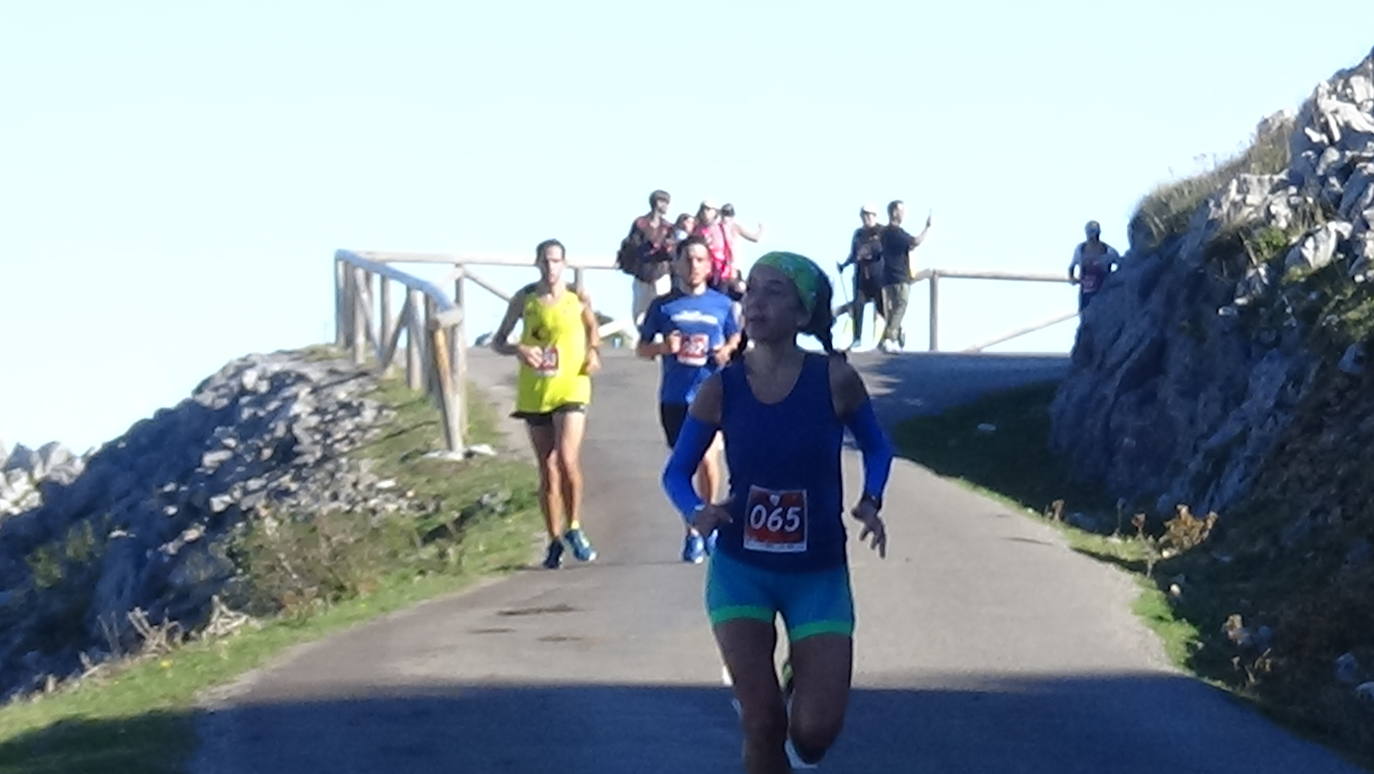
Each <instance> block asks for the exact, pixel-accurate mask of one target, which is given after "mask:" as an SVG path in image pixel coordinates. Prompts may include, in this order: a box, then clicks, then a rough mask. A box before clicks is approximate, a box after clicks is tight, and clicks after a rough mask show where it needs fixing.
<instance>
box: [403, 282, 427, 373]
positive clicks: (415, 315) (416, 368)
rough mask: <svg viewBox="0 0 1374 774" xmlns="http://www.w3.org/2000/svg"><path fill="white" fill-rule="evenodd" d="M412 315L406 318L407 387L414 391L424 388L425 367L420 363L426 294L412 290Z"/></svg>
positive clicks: (410, 294) (410, 293)
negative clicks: (422, 318) (421, 321)
mask: <svg viewBox="0 0 1374 774" xmlns="http://www.w3.org/2000/svg"><path fill="white" fill-rule="evenodd" d="M409 296H410V304H409V306H410V314H409V315H407V317H406V385H407V386H408V387H410V389H412V390H419V389H420V388H421V387H423V386H424V384H425V382H424V371H423V368H424V366H423V365H422V364H421V361H420V349H421V347H423V346H424V335H423V333H422V332H421V331H422V328H421V324H420V319H421V317H422V316H423V315H424V312H423V309H424V306H423V305H424V303H425V294H424V293H422V292H421V291H419V290H411V291H410V292H409Z"/></svg>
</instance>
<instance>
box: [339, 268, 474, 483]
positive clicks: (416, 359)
mask: <svg viewBox="0 0 1374 774" xmlns="http://www.w3.org/2000/svg"><path fill="white" fill-rule="evenodd" d="M393 282H396V283H399V284H400V285H401V286H402V287H403V288H404V289H405V303H404V304H402V305H401V310H400V313H399V314H397V315H396V316H395V317H394V318H393V317H392V314H391V283H393ZM374 289H375V291H376V293H375V295H374V293H373V291H374ZM374 315H376V317H377V319H376V320H374ZM334 330H335V334H334V343H335V345H336V346H338V347H340V348H344V349H347V350H348V352H349V353H350V354H351V355H352V357H353V362H354V363H355V364H357V365H364V364H366V363H367V361H368V358H369V356H372V357H375V359H376V364H377V369H378V371H379V372H381V373H387V372H389V371H390V370H391V369H392V367H393V366H394V364H395V360H396V354H397V351H398V348H399V346H400V341H401V337H402V336H404V337H405V353H406V355H405V364H406V366H405V367H406V384H407V385H409V386H410V388H411V389H412V390H421V389H425V390H427V391H428V392H429V394H430V395H431V396H433V397H434V398H435V399H436V401H437V402H438V404H439V409H440V411H441V413H442V414H443V422H444V441H445V445H446V446H447V447H448V455H450V456H454V457H462V456H463V455H464V453H465V452H466V448H467V447H466V444H465V441H464V439H465V438H466V436H467V387H466V378H465V375H466V372H467V368H466V362H465V361H466V358H467V350H466V347H464V346H463V344H462V342H463V308H462V305H461V299H460V300H459V301H458V302H456V303H455V301H454V300H453V299H450V298H449V297H448V296H447V295H446V294H445V293H444V291H442V290H440V289H439V288H438V287H437V286H435V285H434V284H432V283H430V282H428V281H426V280H423V279H420V278H419V277H414V276H411V275H409V274H406V273H405V272H403V271H400V270H398V269H395V268H392V267H391V266H387V265H386V264H384V263H381V262H379V261H375V260H370V259H368V258H366V257H364V256H363V254H361V253H358V252H354V251H351V250H339V251H337V252H335V253H334Z"/></svg>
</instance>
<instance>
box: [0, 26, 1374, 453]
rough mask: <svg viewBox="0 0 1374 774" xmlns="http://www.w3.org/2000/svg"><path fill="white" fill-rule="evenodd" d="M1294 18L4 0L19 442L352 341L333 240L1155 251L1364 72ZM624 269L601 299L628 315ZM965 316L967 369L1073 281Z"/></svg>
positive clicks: (1340, 34)
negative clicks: (1190, 188)
mask: <svg viewBox="0 0 1374 774" xmlns="http://www.w3.org/2000/svg"><path fill="white" fill-rule="evenodd" d="M1109 5H1111V6H1113V7H1116V8H1120V9H1121V10H1109V9H1108V6H1109ZM931 6H936V7H934V8H932V7H931ZM1293 8H1294V7H1293V6H1292V4H1291V3H1284V2H1254V1H1253V0H1247V1H1245V2H1209V3H1199V2H1196V1H1195V0H1194V1H1193V2H1187V3H1184V2H1159V3H1154V4H1147V5H1142V4H1139V3H1130V4H1126V3H1119V4H1106V3H1101V2H1046V3H1024V2H963V3H939V4H929V3H909V2H873V3H858V2H856V3H844V4H841V3H805V2H785V3H784V2H768V3H764V2H756V3H749V2H740V3H716V2H697V3H682V4H673V5H668V4H649V3H628V2H623V3H622V2H615V3H612V2H586V3H564V2H559V3H552V2H550V3H520V2H506V3H451V2H438V1H435V2H388V3H379V2H373V3H357V2H270V3H268V2H233V3H227V2H225V3H210V2H204V3H186V2H139V1H138V0H129V1H128V2H122V3H106V2H62V1H60V0H53V1H52V2H30V3H5V4H3V6H0V73H3V75H0V170H3V172H0V234H3V245H4V246H3V252H0V337H2V338H0V341H3V345H0V352H2V353H3V358H2V359H0V363H2V364H3V365H0V438H3V439H4V440H6V441H8V442H9V443H11V444H13V443H14V442H15V441H23V442H25V443H28V444H31V445H32V444H38V443H41V442H43V441H46V440H51V439H56V440H60V441H63V442H64V443H67V444H70V445H72V446H74V447H77V448H78V449H81V448H85V447H87V446H90V445H95V444H98V443H100V442H102V441H105V440H108V439H110V438H112V437H114V436H116V435H118V434H119V433H121V432H123V431H124V430H125V429H126V428H127V426H128V425H129V424H131V423H132V422H134V421H136V420H137V419H139V418H142V417H144V416H148V415H150V414H151V413H152V412H153V411H154V410H156V409H157V408H158V407H160V406H164V405H171V404H173V403H175V402H176V401H178V400H180V399H181V398H183V397H185V396H186V395H187V394H188V393H189V391H190V390H191V389H192V388H193V387H194V385H195V384H196V383H197V382H198V381H199V380H200V379H202V378H203V377H205V376H207V375H209V374H210V373H212V372H213V371H214V370H216V369H217V368H218V367H219V366H220V365H222V364H223V363H224V362H226V361H227V360H229V359H231V358H233V357H236V356H238V355H241V354H244V353H248V352H254V351H265V350H272V349H278V348H285V347H293V346H298V345H303V344H308V343H312V342H317V341H323V340H326V339H329V338H330V337H331V336H332V328H331V326H332V307H331V295H330V294H331V286H330V270H331V269H330V258H331V254H332V251H333V250H334V249H335V248H337V247H353V248H369V249H392V250H407V249H409V250H456V251H459V250H460V251H463V252H468V253H481V252H483V251H494V252H501V253H528V252H530V250H531V249H532V246H533V245H534V244H535V243H536V242H537V241H539V240H540V239H543V238H545V237H547V236H557V237H559V238H561V239H562V240H563V241H564V242H565V243H567V244H568V246H569V252H570V253H571V254H572V255H573V256H574V257H576V256H578V255H583V256H595V255H603V256H609V254H610V253H611V252H612V251H613V250H614V249H615V246H616V244H617V242H618V241H619V238H620V237H621V236H622V235H623V233H624V231H625V229H626V226H627V224H628V221H629V219H630V218H632V217H633V216H634V215H636V214H637V213H638V212H640V211H641V210H643V209H644V208H645V201H644V200H645V197H646V195H647V193H648V192H649V191H650V190H652V189H653V188H656V187H663V188H666V189H668V190H669V191H671V192H672V193H673V195H674V196H675V202H674V210H675V211H677V210H685V209H691V208H694V207H695V204H696V203H697V202H699V201H700V200H701V198H702V197H703V196H711V197H715V198H718V199H721V200H723V201H732V202H734V203H735V205H736V207H737V209H738V210H739V212H740V216H741V219H742V220H744V221H746V222H754V221H762V222H763V223H764V224H765V226H766V229H767V231H766V243H765V245H764V246H765V247H784V248H788V249H793V250H798V251H800V252H804V253H808V254H810V255H812V256H815V257H816V258H818V259H820V260H822V261H823V262H830V261H833V260H834V259H837V258H839V257H841V256H842V255H843V254H844V252H845V250H846V249H847V246H848V243H847V240H848V235H849V233H850V231H851V230H852V229H853V227H855V226H856V225H857V222H858V218H857V209H858V206H859V205H860V204H861V203H862V202H864V201H875V202H879V203H882V202H886V201H887V200H889V199H893V198H903V199H905V200H906V201H907V202H908V203H909V206H910V208H911V210H912V212H913V215H914V216H919V214H920V213H924V212H925V211H926V210H927V209H933V210H934V211H935V218H936V225H935V229H934V230H933V231H932V234H931V237H930V239H929V241H928V243H927V245H926V246H924V247H923V248H921V250H920V251H918V255H919V257H920V261H921V262H922V264H923V265H926V266H939V267H947V268H955V267H970V268H1001V269H1017V270H1028V271H1053V272H1059V271H1062V270H1063V269H1064V266H1065V264H1066V263H1067V259H1068V257H1069V254H1070V251H1071V249H1072V247H1073V245H1074V244H1075V242H1076V241H1077V240H1078V239H1079V238H1080V234H1081V227H1082V224H1083V222H1084V221H1085V220H1087V219H1089V218H1097V219H1099V220H1101V221H1102V223H1103V226H1104V229H1105V236H1106V238H1107V239H1108V241H1111V242H1115V243H1117V244H1118V245H1119V246H1121V247H1122V248H1123V249H1124V247H1125V245H1124V230H1125V228H1124V227H1125V222H1126V219H1127V217H1128V216H1129V214H1130V212H1131V209H1132V206H1133V205H1134V203H1135V202H1136V200H1137V199H1138V198H1139V197H1140V196H1141V195H1142V194H1143V193H1144V192H1146V191H1147V190H1148V189H1149V188H1151V187H1152V186H1153V185H1155V184H1156V183H1158V182H1160V181H1162V180H1165V179H1167V178H1169V177H1171V176H1175V175H1179V174H1183V173H1186V172H1189V171H1192V170H1193V169H1195V168H1197V165H1198V163H1199V162H1198V158H1199V157H1200V156H1206V155H1207V154H1221V155H1225V154H1229V153H1232V152H1234V151H1236V150H1237V149H1238V148H1239V147H1240V146H1241V145H1242V143H1243V142H1244V141H1245V139H1246V138H1247V137H1248V135H1249V133H1250V132H1251V130H1252V129H1253V127H1254V125H1255V123H1256V122H1257V121H1258V120H1259V119H1260V118H1261V117H1263V116H1264V115H1266V114H1268V113H1270V112H1272V111H1274V110H1277V109H1281V108H1285V107H1296V106H1297V104H1298V103H1299V102H1300V101H1301V100H1302V99H1303V98H1304V97H1305V96H1306V95H1307V94H1308V93H1309V91H1310V89H1311V88H1312V86H1313V85H1314V84H1315V83H1316V82H1317V81H1318V80H1321V79H1324V78H1326V77H1328V76H1330V75H1331V73H1332V72H1333V71H1335V70H1336V69H1338V68H1341V67H1345V66H1348V65H1350V64H1353V63H1354V62H1356V61H1357V60H1359V59H1360V58H1361V57H1362V56H1363V55H1364V54H1365V53H1367V52H1368V50H1369V45H1370V43H1371V41H1370V39H1369V38H1368V36H1367V34H1366V33H1367V29H1363V28H1362V27H1361V25H1358V24H1345V25H1333V24H1324V23H1323V24H1319V25H1318V26H1319V27H1320V34H1317V33H1315V32H1313V34H1297V33H1296V32H1295V29H1296V27H1295V25H1294V10H1293ZM1313 29H1314V30H1315V29H1316V28H1315V27H1314V28H1313ZM492 274H493V279H496V280H498V281H500V282H501V283H502V284H505V285H507V286H509V287H514V286H515V284H516V282H518V281H521V280H522V279H525V278H528V277H529V276H532V272H505V273H502V272H494V273H492ZM623 279H624V278H623V277H621V276H618V275H610V274H607V275H605V276H602V277H598V278H596V279H595V280H593V282H592V284H591V288H592V291H593V294H594V297H595V298H596V300H597V303H598V306H601V307H603V308H605V309H606V310H607V311H609V312H611V313H613V314H616V315H621V314H623V311H624V309H623V308H624V307H625V306H627V305H628V302H629V294H628V290H627V287H626V283H625V282H624V281H623ZM476 295H477V294H474V296H476ZM942 301H943V302H945V303H947V307H946V311H945V313H944V316H943V318H942V331H943V338H944V343H945V344H947V345H948V346H949V347H958V346H960V345H961V344H962V345H967V344H971V343H973V342H974V341H975V340H977V339H979V338H981V337H985V336H988V335H992V334H996V333H998V332H1000V331H1001V330H1002V329H1007V328H1013V327H1016V326H1017V325H1018V324H1021V323H1023V322H1029V321H1032V320H1035V319H1038V318H1042V317H1048V316H1050V315H1052V314H1053V313H1055V312H1058V311H1061V310H1063V311H1067V310H1069V309H1071V308H1072V306H1073V291H1072V290H1071V289H1070V288H1068V287H1058V286H1045V287H1038V286H1032V287H1027V286H1010V287H1001V286H991V285H982V284H970V283H962V284H953V285H950V286H947V287H945V288H942ZM473 307H474V308H473V314H474V315H475V316H477V317H478V318H482V319H490V320H491V323H492V325H491V326H489V327H494V323H495V319H494V316H495V315H496V314H497V313H498V312H499V309H498V306H497V305H496V304H495V303H493V302H491V301H489V300H487V299H477V300H475V301H474V304H473ZM912 316H913V317H914V318H915V319H914V321H913V324H912V325H911V328H910V338H911V339H913V340H917V341H920V340H923V337H924V335H925V334H924V322H923V316H924V308H923V306H921V305H917V307H916V308H915V309H914V310H913V312H912ZM1071 335H1072V326H1062V327H1061V328H1060V329H1057V330H1052V331H1049V332H1046V333H1044V334H1041V335H1039V336H1037V337H1035V338H1032V339H1028V340H1026V341H1025V342H1022V343H1020V344H1019V345H1018V346H1019V348H1023V349H1027V348H1028V349H1038V350H1059V351H1063V350H1066V349H1067V348H1068V346H1069V343H1070V340H1071ZM647 399H649V398H647V397H646V400H647Z"/></svg>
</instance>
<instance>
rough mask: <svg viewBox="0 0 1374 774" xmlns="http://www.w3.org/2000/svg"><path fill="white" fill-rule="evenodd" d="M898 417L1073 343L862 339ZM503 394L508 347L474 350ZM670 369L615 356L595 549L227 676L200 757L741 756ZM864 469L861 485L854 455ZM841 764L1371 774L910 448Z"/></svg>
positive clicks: (356, 760) (294, 766)
mask: <svg viewBox="0 0 1374 774" xmlns="http://www.w3.org/2000/svg"><path fill="white" fill-rule="evenodd" d="M856 362H857V364H858V365H859V366H860V368H861V370H862V371H863V372H864V373H865V374H866V375H867V377H868V379H869V383H870V385H871V388H872V390H873V392H874V394H875V396H877V398H878V399H879V400H880V401H881V412H882V413H883V415H884V417H885V418H889V419H890V418H892V417H896V416H899V415H901V414H902V413H904V412H905V413H910V412H911V411H913V410H932V411H933V410H938V409H939V408H941V407H944V406H947V405H950V404H952V403H954V402H957V401H959V400H966V399H968V398H969V397H971V396H974V395H976V394H978V393H980V392H983V391H987V390H990V389H997V388H1002V387H1006V386H1010V385H1014V384H1020V383H1025V382H1028V381H1037V380H1042V379H1045V378H1053V377H1055V376H1056V375H1058V374H1060V373H1062V370H1063V368H1064V364H1063V361H1062V359H1044V358H1038V359H1037V358H999V357H963V356H920V355H906V356H900V357H895V358H882V357H880V356H859V357H857V358H856ZM473 363H474V369H475V372H476V374H477V379H478V380H479V381H480V382H484V383H486V384H488V385H489V386H491V387H492V388H493V389H494V390H496V391H497V392H498V394H499V395H500V396H503V397H502V399H503V400H504V399H506V397H505V396H508V395H509V389H508V387H505V386H503V385H504V384H505V381H506V380H507V379H508V378H509V373H508V363H506V362H498V361H496V360H495V359H494V358H492V357H489V356H485V355H478V356H476V357H474V358H473ZM656 373H657V369H656V367H655V366H652V365H649V364H644V363H639V362H635V361H632V360H630V359H628V358H622V357H616V356H612V357H610V358H608V362H607V370H606V373H605V374H604V375H603V376H602V377H600V378H599V379H598V382H597V395H596V402H595V413H594V414H593V415H592V420H591V432H590V437H589V438H588V442H587V447H586V459H587V461H588V468H589V469H588V471H587V478H588V482H589V487H590V496H589V497H588V512H589V516H588V518H587V524H588V527H589V531H590V533H591V535H592V536H593V538H594V539H595V540H596V543H597V545H598V547H599V549H600V550H601V554H602V559H601V560H600V561H598V562H596V563H595V564H593V565H587V566H572V567H569V568H568V569H565V570H562V571H559V572H547V571H540V570H530V571H526V572H520V573H517V574H515V575H514V576H513V577H510V578H507V579H505V580H502V581H499V582H495V583H491V584H488V585H485V586H482V587H480V588H477V589H475V590H472V591H469V592H467V593H464V594H461V595H456V596H453V597H449V598H446V599H442V600H437V601H434V602H431V603H428V604H425V605H422V606H419V607H417V608H414V609H412V610H409V611H406V612H403V613H399V614H395V615H392V616H390V617H388V618H386V619H384V620H381V621H378V622H376V623H373V624H370V625H367V626H363V627H359V628H357V629H354V630H352V631H349V632H346V633H343V634H340V635H338V636H335V637H332V638H329V639H327V640H324V641H322V642H319V643H316V644H313V645H309V646H305V647H303V648H299V649H297V650H295V651H293V652H291V653H289V654H287V655H286V656H285V657H284V658H282V659H281V660H279V662H278V663H276V664H274V665H272V666H270V667H269V668H266V669H264V670H261V671H259V672H256V673H254V674H252V675H249V676H247V677H246V678H245V679H244V680H242V681H241V682H240V683H238V684H237V685H235V686H232V687H231V688H230V689H228V690H226V691H222V692H220V695H219V696H218V698H217V700H216V705H215V707H214V710H215V711H214V712H213V713H209V714H207V715H206V716H205V718H204V720H203V722H202V738H203V745H202V749H201V751H200V754H199V756H198V759H197V761H196V766H195V769H196V771H197V772H198V773H199V774H248V773H249V772H254V773H256V774H276V773H277V772H282V773H286V772H291V773H292V774H307V773H311V772H320V773H321V774H352V773H354V772H356V773H358V774H362V773H363V772H369V773H371V772H439V771H444V772H450V771H451V772H521V773H525V772H566V773H567V774H592V773H595V774H618V773H620V772H624V773H625V774H630V773H631V772H633V773H634V774H642V773H643V772H662V773H671V772H683V773H684V774H685V773H687V772H691V773H692V774H697V773H698V772H733V771H738V770H739V769H738V750H739V738H738V732H737V730H736V728H735V716H734V713H733V712H732V710H731V709H730V707H729V704H728V700H727V699H728V695H727V693H726V689H724V688H722V687H721V685H720V682H719V680H720V671H721V670H720V662H719V660H718V658H717V655H716V652H715V648H714V645H713V642H712V640H711V637H710V635H709V632H708V629H707V624H706V619H705V614H704V612H703V611H702V605H701V578H702V568H701V567H693V566H688V565H683V564H681V563H679V562H678V561H677V552H678V550H679V541H680V531H679V530H680V527H679V526H678V523H677V521H676V517H675V516H674V515H673V514H672V513H671V512H670V511H669V509H668V507H667V506H666V504H665V501H664V498H663V496H662V494H661V493H660V491H659V488H658V473H659V469H660V466H661V464H662V462H663V459H664V454H665V452H664V449H663V448H662V446H661V444H660V441H659V438H660V435H659V431H658V428H657V424H656V415H655V406H654V404H653V399H652V396H653V389H654V384H655V378H656ZM846 475H847V476H848V480H849V481H851V482H854V481H857V478H858V471H857V465H856V461H855V460H854V459H849V460H847V473H846ZM887 501H888V503H889V504H890V505H889V508H888V523H889V532H890V539H891V546H890V548H891V551H890V553H889V554H888V558H887V560H886V561H879V560H878V559H877V558H876V557H875V556H872V555H870V554H869V553H866V552H865V551H863V550H860V549H858V548H857V547H855V546H851V551H852V552H851V556H852V559H853V571H854V576H855V578H854V583H855V590H856V595H857V605H858V615H859V627H858V633H857V636H858V654H857V667H856V670H857V671H856V677H855V693H854V697H853V703H852V705H851V712H850V716H849V722H848V727H847V729H846V731H845V733H844V735H843V737H842V738H841V741H840V743H839V745H838V746H837V747H836V748H835V750H834V751H833V753H832V756H831V758H830V759H829V760H828V761H827V763H826V765H825V767H824V768H825V770H827V771H836V772H878V771H894V772H905V771H932V772H1055V773H1057V774H1064V773H1069V772H1084V773H1085V774H1088V773H1091V774H1101V773H1102V772H1140V773H1141V774H1161V773H1162V772H1170V773H1171V774H1172V773H1175V772H1223V773H1227V772H1236V773H1237V774H1241V773H1244V774H1255V773H1256V772H1284V773H1285V774H1291V772H1304V773H1305V774H1307V773H1316V772H1348V771H1349V772H1353V771H1357V769H1355V768H1353V767H1351V766H1348V765H1346V764H1344V763H1343V762H1342V761H1340V760H1338V759H1337V758H1336V757H1335V756H1333V755H1332V754H1330V753H1328V752H1326V751H1325V750H1323V749H1321V748H1318V747H1316V746H1313V745H1311V744H1308V743H1306V742H1303V741H1301V740H1298V739H1296V738H1294V737H1293V736H1291V735H1290V734H1288V733H1286V732H1284V731H1282V730H1280V729H1278V728H1276V727H1274V726H1272V725H1271V724H1269V723H1268V722H1267V721H1265V720H1264V719H1262V718H1261V717H1259V716H1258V715H1256V714H1255V713H1253V712H1251V711H1249V710H1248V709H1246V708H1244V707H1242V706H1239V705H1238V704H1236V703H1235V702H1233V701H1231V700H1229V699H1228V698H1227V697H1225V696H1224V695H1222V694H1220V693H1218V692H1216V691H1214V690H1212V689H1210V688H1208V687H1206V686H1204V685H1202V684H1201V683H1198V682H1196V681H1193V680H1191V679H1188V678H1186V677H1184V676H1182V675H1180V674H1178V673H1176V672H1175V671H1173V670H1172V669H1170V668H1169V667H1168V666H1167V665H1166V663H1165V661H1164V658H1163V656H1162V654H1161V651H1160V648H1159V646H1158V643H1157V642H1156V641H1155V640H1154V638H1153V635H1151V634H1150V633H1149V632H1148V631H1147V630H1146V629H1145V628H1144V627H1143V626H1142V625H1141V624H1140V622H1139V621H1137V620H1136V619H1135V618H1134V617H1133V616H1132V615H1131V614H1130V613H1129V606H1130V603H1131V601H1132V600H1133V598H1134V596H1135V594H1136V589H1135V587H1134V585H1133V583H1132V581H1131V580H1130V579H1128V578H1127V577H1126V576H1124V575H1122V574H1120V573H1119V572H1117V571H1114V570H1112V569H1109V568H1108V567H1106V566H1104V565H1101V564H1098V563H1096V562H1093V561H1091V560H1089V559H1085V558H1083V557H1080V556H1078V555H1076V554H1074V553H1072V552H1071V551H1069V550H1068V549H1067V548H1066V547H1065V545H1064V543H1063V541H1062V540H1061V539H1060V537H1059V536H1058V535H1057V534H1056V533H1055V532H1054V531H1052V530H1051V529H1049V528H1047V527H1045V526H1043V525H1040V524H1037V523H1035V522H1033V521H1032V520H1030V519H1028V518H1025V517H1023V516H1019V515H1016V514H1014V513H1011V512H1009V511H1008V510H1007V509H1006V508H1004V507H1002V506H1000V505H998V504H996V503H994V502H991V501H989V500H987V499H985V498H982V497H978V496H976V495H974V494H972V493H970V492H968V491H966V490H965V489H962V488H960V487H958V486H955V485H953V484H950V483H947V482H944V481H941V480H939V479H938V478H936V477H935V476H933V475H932V474H930V473H929V472H927V471H925V470H924V469H922V468H920V467H918V466H916V465H914V464H912V463H910V462H906V461H899V462H898V463H897V465H896V468H895V470H894V475H893V479H892V486H891V489H890V490H889V493H888V497H887Z"/></svg>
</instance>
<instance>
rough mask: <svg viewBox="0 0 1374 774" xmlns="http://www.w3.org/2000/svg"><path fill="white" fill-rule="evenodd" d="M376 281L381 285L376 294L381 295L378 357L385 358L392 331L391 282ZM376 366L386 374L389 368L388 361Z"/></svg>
mask: <svg viewBox="0 0 1374 774" xmlns="http://www.w3.org/2000/svg"><path fill="white" fill-rule="evenodd" d="M377 280H378V281H379V282H380V283H381V285H380V286H378V288H377V293H378V294H380V295H381V299H380V302H381V305H382V325H381V330H380V336H381V338H380V341H381V342H382V344H381V354H380V355H379V357H382V358H385V357H386V356H387V355H386V352H387V348H386V342H388V341H391V330H392V321H391V281H390V280H388V279H387V278H386V277H378V278H377ZM378 365H380V366H381V367H382V373H386V371H387V369H389V368H391V362H390V361H389V360H383V362H381V363H378Z"/></svg>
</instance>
